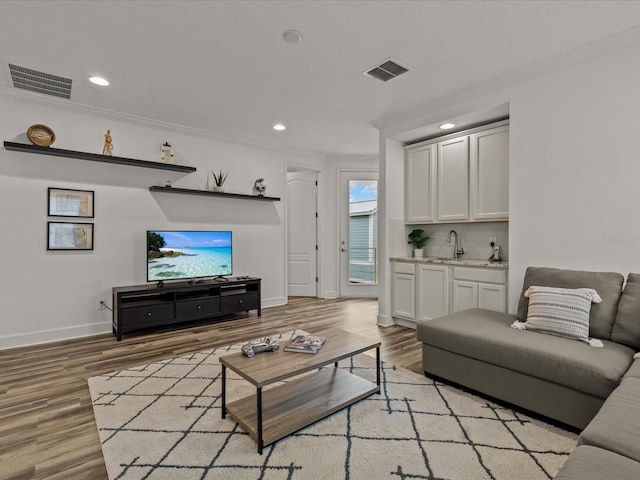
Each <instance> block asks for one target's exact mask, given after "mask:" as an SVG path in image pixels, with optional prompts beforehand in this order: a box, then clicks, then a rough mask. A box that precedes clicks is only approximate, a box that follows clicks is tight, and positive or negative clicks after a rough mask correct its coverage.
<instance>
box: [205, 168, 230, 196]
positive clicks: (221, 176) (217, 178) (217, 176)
mask: <svg viewBox="0 0 640 480" xmlns="http://www.w3.org/2000/svg"><path fill="white" fill-rule="evenodd" d="M228 175H229V172H227V173H224V172H223V171H222V170H220V173H216V172H214V171H213V170H212V171H211V176H212V177H213V182H212V183H211V187H212V188H211V190H212V191H214V192H218V193H223V192H224V187H223V185H224V182H225V180H226V179H227V176H228ZM207 182H209V178H208V177H207Z"/></svg>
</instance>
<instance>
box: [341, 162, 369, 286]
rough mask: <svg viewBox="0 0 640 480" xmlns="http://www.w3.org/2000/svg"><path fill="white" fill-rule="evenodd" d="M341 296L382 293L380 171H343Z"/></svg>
mask: <svg viewBox="0 0 640 480" xmlns="http://www.w3.org/2000/svg"><path fill="white" fill-rule="evenodd" d="M338 204H339V209H340V215H339V217H340V246H339V248H340V296H341V297H377V296H378V172H347V171H342V172H340V193H339V199H338Z"/></svg>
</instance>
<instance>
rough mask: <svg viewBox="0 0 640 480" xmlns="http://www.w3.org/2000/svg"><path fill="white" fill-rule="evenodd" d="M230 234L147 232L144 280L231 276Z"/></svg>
mask: <svg viewBox="0 0 640 480" xmlns="http://www.w3.org/2000/svg"><path fill="white" fill-rule="evenodd" d="M231 262H232V253H231V232H187V231H181V232H178V231H148V232H147V279H148V281H150V282H152V281H156V280H172V279H181V278H200V277H215V276H218V275H231V273H232V268H231V265H232V263H231Z"/></svg>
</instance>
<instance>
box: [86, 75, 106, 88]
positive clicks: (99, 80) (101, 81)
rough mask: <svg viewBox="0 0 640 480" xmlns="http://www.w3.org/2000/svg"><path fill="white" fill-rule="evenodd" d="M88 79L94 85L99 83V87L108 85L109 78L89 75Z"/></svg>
mask: <svg viewBox="0 0 640 480" xmlns="http://www.w3.org/2000/svg"><path fill="white" fill-rule="evenodd" d="M89 81H90V82H91V83H93V84H95V85H100V86H101V87H106V86H107V85H109V80H107V79H106V78H102V77H89Z"/></svg>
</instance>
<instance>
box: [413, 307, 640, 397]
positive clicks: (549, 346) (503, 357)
mask: <svg viewBox="0 0 640 480" xmlns="http://www.w3.org/2000/svg"><path fill="white" fill-rule="evenodd" d="M513 320H514V317H513V315H509V314H507V313H500V312H494V311H490V310H483V309H479V308H474V309H469V310H463V311H460V312H456V313H453V314H451V315H447V316H444V317H440V318H436V319H433V320H425V321H423V322H420V323H418V325H417V337H418V340H420V341H422V342H423V343H425V344H427V345H433V346H435V347H438V348H441V349H444V350H447V351H449V352H453V353H457V354H459V355H464V356H466V357H470V358H474V359H476V360H480V361H483V362H487V363H491V364H494V365H498V366H501V367H504V368H508V369H511V370H514V371H516V372H520V373H524V374H526V375H530V376H532V377H536V378H540V379H543V380H547V381H550V382H554V383H558V384H560V385H564V386H567V387H569V388H574V389H575V390H578V391H580V392H584V393H588V394H591V395H594V396H596V397H598V398H606V397H607V396H608V395H609V394H610V393H611V392H612V391H613V389H614V388H616V387H617V386H618V384H619V382H620V378H622V376H623V375H624V373H625V372H626V371H627V369H628V368H629V365H630V364H631V358H632V356H633V353H634V351H633V350H632V349H630V348H629V347H626V346H624V345H620V344H617V343H613V342H610V341H607V340H604V341H603V342H604V348H591V347H590V346H589V345H588V344H586V343H582V342H576V341H574V340H569V339H566V338H563V337H557V336H555V335H547V334H544V333H540V332H534V331H528V330H524V331H523V330H515V329H513V328H511V327H510V325H511V323H513Z"/></svg>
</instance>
